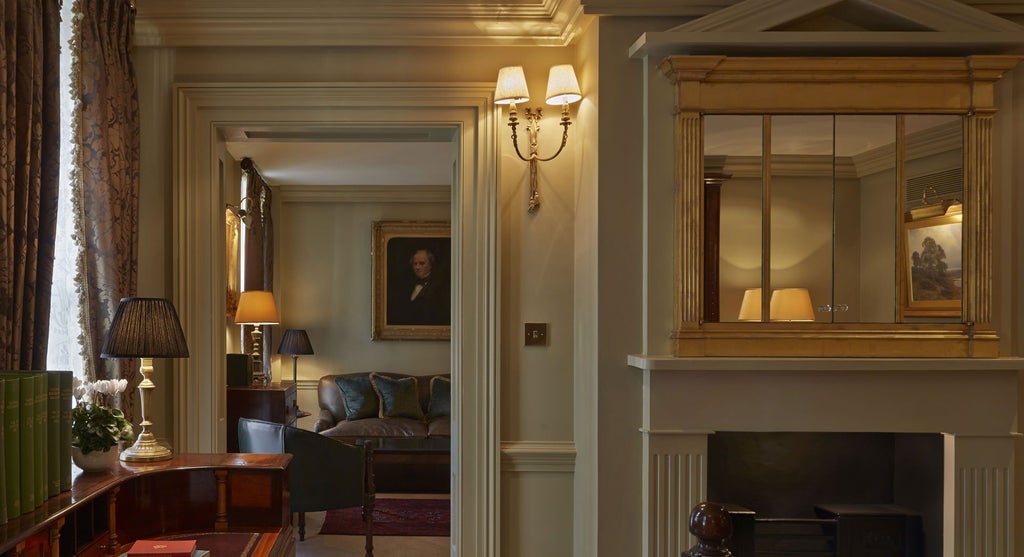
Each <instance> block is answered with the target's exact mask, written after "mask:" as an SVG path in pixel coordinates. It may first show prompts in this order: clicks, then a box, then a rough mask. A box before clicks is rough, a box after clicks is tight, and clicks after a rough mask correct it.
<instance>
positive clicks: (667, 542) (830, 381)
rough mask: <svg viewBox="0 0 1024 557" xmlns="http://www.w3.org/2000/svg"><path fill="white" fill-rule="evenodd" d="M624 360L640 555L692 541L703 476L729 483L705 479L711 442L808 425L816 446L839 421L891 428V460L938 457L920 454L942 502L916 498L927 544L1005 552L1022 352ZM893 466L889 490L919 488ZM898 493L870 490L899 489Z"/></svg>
mask: <svg viewBox="0 0 1024 557" xmlns="http://www.w3.org/2000/svg"><path fill="white" fill-rule="evenodd" d="M629 364H630V365H631V366H632V367H635V368H638V369H639V370H640V371H641V372H642V374H643V383H644V413H643V422H642V424H641V432H642V435H643V451H644V452H643V458H644V462H645V466H644V487H645V489H644V500H645V508H644V523H645V526H646V532H647V533H646V536H645V540H644V547H643V555H644V556H645V557H678V555H679V554H680V552H681V551H683V550H685V549H688V548H689V547H690V546H692V545H693V544H694V543H695V541H696V540H695V539H693V537H692V536H690V535H689V533H688V532H687V527H686V523H687V518H688V516H689V511H690V509H691V508H692V507H693V506H694V505H695V504H697V503H698V502H700V501H704V500H709V495H710V494H709V482H710V484H711V485H710V490H711V491H712V493H714V494H716V495H717V494H722V495H723V496H728V497H731V496H732V495H730V493H729V492H722V491H721V489H722V488H720V487H718V485H720V484H716V483H715V479H714V478H712V476H713V475H714V474H716V473H718V472H713V471H712V469H713V468H712V461H713V460H715V459H716V458H717V457H716V456H714V455H712V454H711V449H713V448H714V447H715V445H716V443H719V441H721V440H724V439H726V438H727V437H729V436H731V435H735V434H737V433H740V432H742V433H744V434H748V435H767V436H769V437H770V435H772V434H795V433H798V434H802V435H807V436H808V437H804V438H802V439H800V440H799V441H798V442H799V443H804V444H810V446H811V447H813V445H814V443H815V442H817V444H818V446H819V447H822V448H824V447H826V446H828V445H830V444H833V445H834V444H836V442H835V441H834V439H836V438H835V437H833V435H838V434H844V435H854V436H855V437H859V436H863V437H859V438H860V439H862V440H865V441H866V442H870V443H882V444H884V443H886V442H888V441H887V440H888V439H890V438H891V439H892V447H893V449H892V451H893V453H892V459H893V460H894V461H895V460H896V459H898V458H909V457H913V458H928V459H930V460H932V461H938V462H935V463H934V464H933V465H929V466H930V467H931V468H930V469H932V470H934V471H933V472H932V474H935V475H938V476H939V479H938V480H936V481H937V482H938V483H939V484H941V490H940V493H941V495H940V496H939V497H941V502H940V503H938V505H937V506H938V507H939V508H938V509H937V510H932V511H930V512H929V511H927V509H924V510H921V512H923V513H924V514H923V515H922V520H923V521H924V524H925V526H926V530H927V532H928V534H926V536H931V538H927V539H928V540H931V541H930V542H929V541H926V543H925V546H926V547H927V552H928V555H962V554H963V553H962V550H961V549H960V548H963V547H969V548H972V552H971V553H970V555H972V556H979V557H982V556H983V557H1011V555H1013V552H1012V549H1013V547H1012V545H1013V539H1012V536H1013V525H1012V524H1011V522H1010V521H1011V517H1012V489H1013V487H1012V486H1013V474H1012V466H1013V435H1014V433H1015V431H1014V429H1015V417H1016V380H1017V379H1016V377H1017V370H1018V369H1021V368H1022V367H1024V360H1022V359H1020V358H996V359H899V358H885V359H881V358H675V357H650V356H631V357H630V358H629ZM876 434H879V435H881V437H879V436H877V435H876ZM817 435H821V437H817V438H815V436H817ZM890 436H891V437H890ZM915 443H916V444H917V445H915ZM802 450H810V449H808V448H806V447H805V448H804V449H802ZM823 450H824V449H823ZM865 450H867V449H865ZM890 473H891V474H892V485H893V489H894V490H899V491H901V493H903V492H905V491H906V490H915V489H916V490H923V489H927V488H924V487H920V486H916V487H915V486H913V485H911V483H912V482H910V481H909V480H908V477H907V472H906V471H905V470H903V469H899V468H898V467H894V468H893V469H892V471H891V472H890ZM884 474H885V473H883V476H884ZM916 479H921V478H916ZM715 490H718V492H717V493H715ZM883 491H884V490H883ZM932 495H933V496H934V495H935V494H932ZM902 496H903V495H901V497H902ZM878 497H879V498H885V497H887V495H886V494H885V493H884V492H879V495H878ZM895 497H896V496H895V495H893V500H891V501H877V502H878V503H896V502H899V501H897V500H896V499H895ZM921 497H924V496H923V495H922V496H921ZM718 502H722V503H738V501H718ZM847 502H850V501H847ZM854 502H855V501H854ZM816 503H843V501H818V502H816ZM797 504H803V503H797ZM913 504H914V506H915V507H920V506H926V505H923V504H918V503H913ZM812 506H813V505H812ZM904 506H905V505H904ZM809 512H814V511H813V510H810V511H809ZM937 524H938V525H941V526H939V527H938V528H937V527H936V525H937ZM936 529H938V530H939V531H938V532H936ZM940 548H941V549H940Z"/></svg>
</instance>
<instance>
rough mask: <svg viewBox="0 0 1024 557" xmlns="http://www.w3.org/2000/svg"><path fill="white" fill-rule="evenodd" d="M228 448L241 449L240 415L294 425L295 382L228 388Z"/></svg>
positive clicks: (230, 449) (231, 449)
mask: <svg viewBox="0 0 1024 557" xmlns="http://www.w3.org/2000/svg"><path fill="white" fill-rule="evenodd" d="M227 389H228V390H227V434H228V435H227V439H228V446H227V452H229V453H237V452H238V418H253V419H256V420H264V421H267V422H275V423H279V424H285V425H290V426H294V425H295V420H296V419H297V416H296V414H295V410H296V406H295V383H294V382H292V381H281V382H280V383H271V384H269V385H265V386H263V385H249V386H245V387H228V388H227Z"/></svg>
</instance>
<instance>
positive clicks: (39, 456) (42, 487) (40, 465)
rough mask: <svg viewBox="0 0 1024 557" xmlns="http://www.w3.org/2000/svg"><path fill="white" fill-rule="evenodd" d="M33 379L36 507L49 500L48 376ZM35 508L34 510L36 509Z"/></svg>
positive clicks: (36, 372)
mask: <svg viewBox="0 0 1024 557" xmlns="http://www.w3.org/2000/svg"><path fill="white" fill-rule="evenodd" d="M29 373H30V374H31V375H30V376H31V377H32V388H33V389H34V391H35V396H33V397H32V400H33V406H32V414H33V416H34V417H35V424H36V430H35V434H34V435H33V436H32V437H33V444H32V445H33V447H32V448H33V450H35V465H34V468H35V473H34V474H33V480H34V485H35V489H36V497H35V507H38V506H39V505H42V504H43V501H45V500H46V499H47V495H46V491H47V489H46V472H47V465H46V453H47V443H48V442H49V441H48V440H47V435H46V374H45V373H42V372H38V371H35V372H29ZM35 507H33V508H35Z"/></svg>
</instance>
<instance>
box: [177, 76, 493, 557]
mask: <svg viewBox="0 0 1024 557" xmlns="http://www.w3.org/2000/svg"><path fill="white" fill-rule="evenodd" d="M493 88H494V85H493V83H458V84H450V83H388V84H379V83H284V82H282V83H263V84H253V83H187V84H177V85H175V86H174V88H173V94H174V105H173V111H172V122H173V123H174V128H173V134H172V146H171V150H172V152H173V158H172V165H171V166H172V170H173V174H172V186H171V190H172V204H173V209H172V215H173V216H174V222H173V238H172V248H171V250H172V251H171V254H172V255H171V260H172V261H173V269H172V275H173V277H174V286H173V293H174V295H173V298H174V300H175V302H176V306H177V307H178V308H179V315H181V317H182V329H183V330H184V332H185V336H186V338H188V339H189V349H190V352H191V357H190V358H188V359H180V360H175V361H174V364H173V365H174V369H175V373H174V374H173V375H172V377H173V380H174V381H175V386H176V389H175V399H174V404H175V412H174V418H175V430H174V433H175V441H176V443H174V446H175V447H176V449H177V450H178V451H179V452H198V453H206V452H218V451H223V450H224V447H225V442H226V440H225V426H224V413H223V405H222V404H221V403H220V402H219V401H223V400H224V399H225V396H226V395H225V392H226V391H225V384H226V381H225V380H224V353H225V345H226V341H225V338H224V334H223V322H224V315H223V307H224V304H225V288H224V285H225V284H226V281H225V277H224V264H223V261H224V249H225V248H224V242H223V241H214V240H215V239H216V238H223V233H224V232H223V231H224V221H223V218H224V217H223V215H224V203H225V200H224V195H223V192H222V191H221V190H220V188H219V187H216V184H218V178H219V176H218V172H217V168H218V164H217V149H216V142H217V141H221V139H220V138H221V134H220V132H221V129H220V128H221V127H223V126H226V125H228V123H230V124H231V125H238V124H240V123H241V124H251V123H255V122H259V123H260V125H264V126H275V125H281V126H288V125H295V123H296V122H302V121H319V122H326V123H330V124H337V125H345V124H351V122H353V121H359V122H360V123H361V125H365V124H366V123H367V122H368V123H370V125H373V126H378V125H379V126H394V125H396V124H401V125H403V126H408V127H416V126H431V127H436V126H437V123H438V122H444V123H446V125H447V126H449V127H450V128H451V130H452V132H453V137H454V138H455V143H456V148H457V149H458V165H457V166H456V167H455V169H454V172H453V180H454V183H453V186H452V191H451V197H450V201H451V203H452V269H453V275H452V286H453V291H454V292H457V293H458V295H456V296H454V297H453V299H452V343H451V355H452V368H451V370H452V382H453V384H454V385H453V392H456V393H459V396H458V397H457V398H456V400H454V401H453V402H454V404H453V407H452V472H453V475H454V478H453V486H452V507H453V520H452V535H451V541H452V555H473V556H480V557H496V556H497V555H498V554H499V547H500V529H499V520H498V519H499V517H498V514H499V509H500V505H499V494H500V483H499V482H500V460H499V459H500V448H499V439H498V424H499V422H500V420H499V416H500V414H499V412H500V396H499V389H500V381H499V374H498V370H499V364H498V362H499V354H498V347H499V342H498V341H499V335H498V323H497V316H498V313H497V306H498V300H499V299H500V296H499V292H498V288H499V268H498V260H499V257H498V243H497V242H498V234H499V230H498V203H499V199H498V192H497V176H498V172H497V170H498V169H497V165H498V144H497V136H498V134H497V130H496V122H497V120H498V119H499V113H498V110H497V108H496V107H495V105H494V104H493ZM189 393H195V394H196V395H197V396H196V398H189V396H188V394H189Z"/></svg>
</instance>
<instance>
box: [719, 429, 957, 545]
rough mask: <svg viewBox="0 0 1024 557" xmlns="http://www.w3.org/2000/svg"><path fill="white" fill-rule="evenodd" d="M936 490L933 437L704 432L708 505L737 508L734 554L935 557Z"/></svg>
mask: <svg viewBox="0 0 1024 557" xmlns="http://www.w3.org/2000/svg"><path fill="white" fill-rule="evenodd" d="M942 485H943V438H942V435H941V434H937V433H855V432H851V433H831V432H830V433H816V432H815V433H812V432H781V433H780V432H770V433H766V432H716V433H715V434H713V435H709V436H708V476H707V495H708V500H710V501H715V502H719V503H725V504H728V505H730V506H732V508H733V509H734V510H736V511H737V513H736V514H734V522H736V523H737V527H736V529H735V534H734V538H736V539H735V540H733V541H732V542H731V543H732V545H733V546H734V547H735V548H736V550H734V554H736V555H737V556H738V557H746V556H747V555H748V552H750V553H749V555H751V557H753V555H758V554H760V555H780V556H781V555H797V554H799V555H808V554H816V555H823V556H827V555H833V556H836V557H840V556H846V555H851V556H853V555H856V556H866V555H871V556H872V557H876V556H877V557H884V556H887V555H894V556H895V555H899V556H900V557H904V556H911V557H918V556H920V557H941V555H942V505H943V493H942V489H943V487H942ZM741 510H743V511H744V512H740V511H741ZM736 519H738V520H736ZM745 524H747V525H745Z"/></svg>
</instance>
